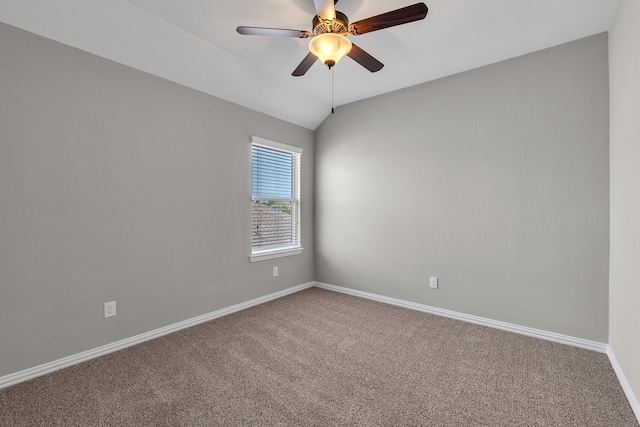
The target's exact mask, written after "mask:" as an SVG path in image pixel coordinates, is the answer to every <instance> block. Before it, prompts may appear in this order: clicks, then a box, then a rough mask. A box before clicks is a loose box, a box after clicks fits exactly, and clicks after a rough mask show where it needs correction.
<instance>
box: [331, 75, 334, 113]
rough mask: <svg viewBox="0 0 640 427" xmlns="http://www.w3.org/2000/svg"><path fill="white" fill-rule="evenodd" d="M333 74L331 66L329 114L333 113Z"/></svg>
mask: <svg viewBox="0 0 640 427" xmlns="http://www.w3.org/2000/svg"><path fill="white" fill-rule="evenodd" d="M333 76H334V69H333V67H331V114H333V105H334V103H333V86H334V85H333V81H334V78H333Z"/></svg>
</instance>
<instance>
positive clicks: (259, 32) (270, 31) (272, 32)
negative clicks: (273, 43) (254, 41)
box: [236, 26, 311, 39]
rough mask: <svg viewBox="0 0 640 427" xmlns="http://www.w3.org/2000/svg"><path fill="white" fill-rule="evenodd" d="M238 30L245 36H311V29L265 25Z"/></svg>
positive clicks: (303, 37)
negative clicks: (266, 26)
mask: <svg viewBox="0 0 640 427" xmlns="http://www.w3.org/2000/svg"><path fill="white" fill-rule="evenodd" d="M236 31H237V32H238V33H240V34H242V35H245V36H275V37H297V38H301V39H306V38H307V37H310V36H311V33H310V32H309V31H302V30H286V29H284V28H264V27H242V26H241V27H238V28H236Z"/></svg>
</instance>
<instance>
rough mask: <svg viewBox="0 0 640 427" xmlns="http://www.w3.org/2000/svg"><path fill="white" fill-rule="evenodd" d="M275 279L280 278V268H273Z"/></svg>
mask: <svg viewBox="0 0 640 427" xmlns="http://www.w3.org/2000/svg"><path fill="white" fill-rule="evenodd" d="M273 277H278V267H273Z"/></svg>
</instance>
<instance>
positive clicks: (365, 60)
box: [347, 43, 384, 73]
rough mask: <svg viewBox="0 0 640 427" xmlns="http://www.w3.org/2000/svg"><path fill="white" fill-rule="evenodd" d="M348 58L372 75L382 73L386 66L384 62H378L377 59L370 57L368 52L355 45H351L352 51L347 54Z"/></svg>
mask: <svg viewBox="0 0 640 427" xmlns="http://www.w3.org/2000/svg"><path fill="white" fill-rule="evenodd" d="M347 56H348V57H349V58H351V59H353V60H354V61H356V62H357V63H358V64H360V65H362V66H363V67H364V68H366V69H367V70H369V71H371V72H372V73H375V72H376V71H380V70H381V69H382V67H384V64H383V63H382V62H380V61H378V60H377V59H376V58H374V57H373V56H371V55H369V54H368V53H367V52H365V51H364V50H362V49H361V48H359V47H358V46H356V45H355V44H353V43H352V44H351V51H350V52H349V53H347Z"/></svg>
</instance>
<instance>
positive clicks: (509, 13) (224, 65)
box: [0, 0, 618, 129]
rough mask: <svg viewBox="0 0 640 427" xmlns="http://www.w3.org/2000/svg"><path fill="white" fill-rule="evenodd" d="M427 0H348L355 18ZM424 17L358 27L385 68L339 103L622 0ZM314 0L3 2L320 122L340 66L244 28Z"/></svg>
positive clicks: (569, 28)
mask: <svg viewBox="0 0 640 427" xmlns="http://www.w3.org/2000/svg"><path fill="white" fill-rule="evenodd" d="M416 1H417V0H386V1H384V2H379V1H375V0H340V1H339V2H338V4H337V5H336V9H337V10H339V11H341V12H343V13H345V14H346V15H347V16H348V17H349V19H350V21H351V22H355V21H358V20H361V19H364V18H368V17H370V16H373V15H378V14H380V13H383V12H387V11H389V10H393V9H397V8H400V7H404V6H408V5H410V4H413V3H415V2H416ZM425 3H426V4H427V6H428V7H429V13H428V15H427V17H426V19H425V20H423V21H417V22H413V23H410V24H406V25H402V26H397V27H393V28H387V29H385V30H381V31H377V32H373V33H368V34H364V35H361V36H357V37H353V36H350V38H351V40H352V41H353V42H354V43H356V44H358V46H360V47H361V48H363V49H364V50H366V51H367V52H369V53H370V54H371V55H373V56H374V57H376V58H377V59H378V60H380V61H381V62H382V63H384V64H385V67H384V68H383V69H382V70H381V71H379V72H377V73H370V72H369V71H367V70H365V69H364V68H362V67H361V66H360V65H358V64H356V63H355V62H354V61H352V60H351V59H350V58H344V59H342V60H341V61H340V62H339V63H338V64H337V65H336V67H335V68H334V71H335V105H336V106H339V105H343V104H347V103H350V102H354V101H357V100H360V99H364V98H369V97H371V96H375V95H379V94H382V93H386V92H390V91H393V90H397V89H400V88H404V87H408V86H412V85H415V84H419V83H422V82H426V81H430V80H434V79H437V78H440V77H444V76H447V75H451V74H455V73H459V72H462V71H466V70H470V69H473V68H477V67H480V66H483V65H487V64H491V63H495V62H498V61H502V60H505V59H508V58H512V57H515V56H519V55H523V54H526V53H529V52H534V51H537V50H540V49H544V48H547V47H551V46H555V45H558V44H562V43H566V42H569V41H572V40H576V39H579V38H582V37H586V36H589V35H593V34H597V33H600V32H603V31H607V30H608V29H609V26H610V24H611V22H612V20H613V15H614V13H615V9H616V7H617V4H618V0H466V1H463V0H425ZM314 15H315V9H314V4H313V0H227V1H220V0H56V1H51V0H0V21H2V22H5V23H7V24H10V25H13V26H16V27H19V28H23V29H25V30H27V31H30V32H33V33H36V34H39V35H42V36H45V37H48V38H50V39H53V40H56V41H59V42H62V43H65V44H67V45H70V46H74V47H77V48H79V49H82V50H85V51H87V52H91V53H94V54H96V55H99V56H102V57H105V58H108V59H111V60H113V61H117V62H120V63H122V64H125V65H128V66H131V67H133V68H136V69H139V70H142V71H146V72H148V73H151V74H154V75H157V76H160V77H163V78H166V79H168V80H172V81H175V82H177V83H180V84H183V85H185V86H188V87H191V88H193V89H197V90H200V91H202V92H206V93H209V94H211V95H214V96H217V97H220V98H223V99H226V100H229V101H232V102H234V103H237V104H240V105H243V106H246V107H248V108H251V109H253V110H257V111H261V112H264V113H266V114H269V115H271V116H274V117H277V118H280V119H282V120H286V121H288V122H291V123H295V124H298V125H301V126H304V127H307V128H309V129H315V128H316V127H317V126H318V125H319V124H320V123H321V122H322V121H323V120H324V119H325V118H326V116H327V115H328V114H329V113H330V110H331V72H330V71H328V69H327V68H326V67H325V66H323V65H321V64H320V62H319V61H318V62H316V64H315V65H314V66H313V67H311V69H310V70H309V71H308V72H307V74H306V75H305V76H303V77H292V76H291V72H292V71H293V70H294V69H295V68H296V66H297V65H298V64H299V63H300V61H301V60H302V59H303V58H304V56H305V55H306V54H307V52H308V48H307V44H308V40H304V39H296V38H280V37H261V36H241V35H239V34H237V33H236V31H235V29H236V27H237V26H239V25H248V26H257V27H276V28H290V29H296V30H311V20H312V18H313V16H314Z"/></svg>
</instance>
